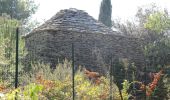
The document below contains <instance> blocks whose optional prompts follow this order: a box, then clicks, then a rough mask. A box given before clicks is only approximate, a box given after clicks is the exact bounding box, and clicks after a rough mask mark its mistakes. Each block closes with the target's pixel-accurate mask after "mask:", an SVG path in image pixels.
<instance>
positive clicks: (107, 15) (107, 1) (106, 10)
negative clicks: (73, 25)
mask: <svg viewBox="0 0 170 100" xmlns="http://www.w3.org/2000/svg"><path fill="white" fill-rule="evenodd" d="M111 16H112V4H111V0H103V1H102V2H101V6H100V14H99V19H98V20H99V21H100V22H102V23H103V24H104V25H106V26H108V27H111V26H112V21H111Z"/></svg>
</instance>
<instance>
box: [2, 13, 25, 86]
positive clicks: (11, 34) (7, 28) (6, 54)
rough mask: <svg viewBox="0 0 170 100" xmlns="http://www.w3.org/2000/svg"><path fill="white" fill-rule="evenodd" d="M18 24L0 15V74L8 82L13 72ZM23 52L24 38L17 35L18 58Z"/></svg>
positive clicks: (23, 54)
mask: <svg viewBox="0 0 170 100" xmlns="http://www.w3.org/2000/svg"><path fill="white" fill-rule="evenodd" d="M19 25H20V24H19V22H18V21H17V20H15V19H10V18H9V17H8V16H3V17H0V74H1V78H2V79H3V81H8V82H9V81H10V82H9V83H10V84H12V82H11V81H13V79H12V77H14V73H15V72H14V70H15V54H16V28H17V27H19ZM25 54H26V51H25V42H24V39H22V38H21V37H19V57H20V58H19V59H22V57H23V56H25ZM19 71H21V66H20V68H19Z"/></svg>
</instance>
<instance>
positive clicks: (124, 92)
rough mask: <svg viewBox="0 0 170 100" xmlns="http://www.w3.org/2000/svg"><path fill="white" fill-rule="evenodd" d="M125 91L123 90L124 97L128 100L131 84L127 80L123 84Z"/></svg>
mask: <svg viewBox="0 0 170 100" xmlns="http://www.w3.org/2000/svg"><path fill="white" fill-rule="evenodd" d="M122 85H123V89H122V95H123V100H128V97H129V94H128V93H127V91H128V89H129V86H130V83H129V82H128V81H127V80H124V82H123V83H122Z"/></svg>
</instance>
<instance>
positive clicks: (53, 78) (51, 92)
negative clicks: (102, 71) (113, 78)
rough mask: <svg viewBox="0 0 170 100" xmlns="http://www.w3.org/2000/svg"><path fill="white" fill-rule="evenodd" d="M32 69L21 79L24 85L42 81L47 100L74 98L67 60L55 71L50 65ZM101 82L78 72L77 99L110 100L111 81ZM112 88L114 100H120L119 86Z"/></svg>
mask: <svg viewBox="0 0 170 100" xmlns="http://www.w3.org/2000/svg"><path fill="white" fill-rule="evenodd" d="M32 68H33V69H31V71H30V72H29V73H27V72H26V73H23V76H22V78H21V79H22V80H21V83H22V85H24V84H30V83H32V82H37V81H40V82H41V84H42V85H43V86H44V89H43V92H42V95H43V97H44V98H46V99H47V100H55V99H57V100H68V99H71V98H72V77H71V75H72V71H71V68H72V66H71V62H69V61H67V60H65V61H64V63H60V64H58V65H57V66H56V69H54V70H51V69H50V66H49V65H44V64H40V63H38V64H34V65H32ZM37 75H38V76H39V75H40V76H43V78H44V79H40V80H39V79H37ZM25 79H27V80H25ZM100 80H101V84H99V85H97V84H95V83H94V82H93V81H91V80H89V79H88V77H86V76H85V74H84V73H83V72H82V71H80V70H77V72H76V74H75V92H76V99H77V100H80V99H82V100H94V99H95V100H96V99H97V100H101V99H100V98H103V99H102V100H106V99H109V88H110V84H109V79H108V78H106V77H101V78H100ZM38 84H39V83H38ZM112 87H113V91H114V92H113V97H114V99H115V100H119V98H120V96H119V93H118V88H117V86H116V85H115V84H113V86H112ZM46 99H44V100H46Z"/></svg>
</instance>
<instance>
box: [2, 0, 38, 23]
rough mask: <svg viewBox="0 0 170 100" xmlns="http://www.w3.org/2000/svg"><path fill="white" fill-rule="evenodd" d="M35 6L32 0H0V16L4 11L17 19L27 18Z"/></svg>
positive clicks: (34, 9) (32, 12) (33, 11)
mask: <svg viewBox="0 0 170 100" xmlns="http://www.w3.org/2000/svg"><path fill="white" fill-rule="evenodd" d="M37 8H38V6H37V5H36V4H35V3H34V1H33V0H0V16H2V14H3V13H6V14H8V15H10V16H11V17H12V18H15V19H17V20H25V19H27V18H28V17H30V16H31V15H32V14H34V13H35V11H36V10H37Z"/></svg>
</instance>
